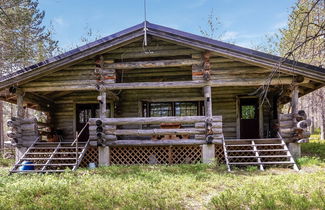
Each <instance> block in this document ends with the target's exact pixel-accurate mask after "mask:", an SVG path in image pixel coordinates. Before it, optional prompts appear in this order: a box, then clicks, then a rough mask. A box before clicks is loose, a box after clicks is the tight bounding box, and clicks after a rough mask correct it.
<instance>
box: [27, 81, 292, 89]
mask: <svg viewBox="0 0 325 210" xmlns="http://www.w3.org/2000/svg"><path fill="white" fill-rule="evenodd" d="M263 84H265V79H261V78H258V79H257V78H253V79H249V78H247V79H245V78H241V79H240V78H238V79H222V80H210V81H208V82H202V81H177V82H133V83H106V84H103V88H104V89H108V90H131V89H171V88H202V87H204V86H207V85H210V86H211V87H233V86H238V87H241V86H260V85H263ZM286 84H292V77H279V78H274V79H273V80H272V81H271V83H270V85H286ZM22 89H23V90H24V91H25V92H34V91H38V92H42V91H72V90H79V91H80V90H97V89H96V86H95V83H94V84H90V83H88V84H87V82H83V84H79V85H77V84H75V85H71V83H70V82H69V81H66V82H58V83H56V82H52V83H51V86H44V84H43V85H42V86H38V87H24V88H22Z"/></svg>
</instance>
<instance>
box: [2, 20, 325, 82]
mask: <svg viewBox="0 0 325 210" xmlns="http://www.w3.org/2000/svg"><path fill="white" fill-rule="evenodd" d="M146 26H147V28H148V30H147V33H148V34H149V35H152V36H155V37H159V38H161V39H165V40H168V41H174V42H177V43H181V44H184V45H187V46H191V47H195V48H200V49H204V50H210V51H213V52H216V53H218V54H220V55H224V56H225V57H228V58H232V59H238V60H241V61H245V62H250V63H253V64H256V65H260V66H263V67H267V68H272V67H274V66H275V65H276V64H277V63H278V62H279V61H280V60H281V59H283V58H281V57H278V56H274V55H270V54H266V53H263V52H259V51H256V50H251V49H248V48H243V47H239V46H236V45H233V44H228V43H225V42H221V41H217V40H213V39H209V38H206V37H202V36H198V35H194V34H191V33H187V32H183V31H179V30H175V29H172V28H168V27H164V26H160V25H156V24H152V23H149V22H146ZM143 27H144V23H141V24H138V25H135V26H133V27H130V28H127V29H125V30H123V31H120V32H118V33H115V34H112V35H110V36H107V37H104V38H102V39H99V40H96V41H94V42H91V43H89V44H86V45H83V46H81V47H78V48H76V49H73V50H70V51H68V52H66V53H63V54H60V55H58V56H55V57H53V58H49V59H47V60H45V61H43V62H40V63H37V64H34V65H32V66H29V67H27V68H24V69H21V70H19V71H17V72H14V73H12V74H9V75H6V76H3V77H1V79H0V82H1V83H0V88H4V87H6V86H9V85H12V84H13V83H17V82H21V81H25V80H28V79H30V78H32V77H34V76H40V75H44V74H46V73H48V72H50V71H55V70H59V69H60V68H63V67H64V66H67V65H72V64H74V63H75V62H78V61H80V60H82V59H87V58H89V57H91V56H94V55H97V54H100V53H102V52H103V51H107V50H110V49H114V48H116V47H117V46H120V45H123V44H127V43H128V42H130V41H132V40H135V39H140V38H142V36H143ZM279 69H281V70H283V71H285V72H291V73H297V74H302V75H306V76H309V77H311V78H314V79H315V80H318V81H322V82H323V81H325V69H323V68H320V67H316V66H312V65H308V64H305V63H300V62H295V61H292V60H285V61H284V62H283V64H282V65H281V66H280V67H279Z"/></svg>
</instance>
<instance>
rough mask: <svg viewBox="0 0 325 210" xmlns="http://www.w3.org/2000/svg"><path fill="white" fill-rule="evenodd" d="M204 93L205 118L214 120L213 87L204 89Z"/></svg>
mask: <svg viewBox="0 0 325 210" xmlns="http://www.w3.org/2000/svg"><path fill="white" fill-rule="evenodd" d="M203 92H204V108H205V116H206V117H207V118H212V98H211V86H209V85H207V86H205V87H204V88H203Z"/></svg>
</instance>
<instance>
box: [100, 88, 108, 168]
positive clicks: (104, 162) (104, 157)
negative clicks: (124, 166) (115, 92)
mask: <svg viewBox="0 0 325 210" xmlns="http://www.w3.org/2000/svg"><path fill="white" fill-rule="evenodd" d="M99 112H100V113H99V117H100V118H101V119H104V118H106V117H107V115H106V113H107V109H106V92H105V91H101V92H100V100H99ZM98 166H109V147H108V146H99V147H98Z"/></svg>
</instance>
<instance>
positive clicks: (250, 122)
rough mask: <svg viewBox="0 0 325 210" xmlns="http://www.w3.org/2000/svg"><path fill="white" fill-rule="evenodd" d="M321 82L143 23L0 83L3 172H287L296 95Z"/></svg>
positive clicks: (260, 57) (287, 64)
mask: <svg viewBox="0 0 325 210" xmlns="http://www.w3.org/2000/svg"><path fill="white" fill-rule="evenodd" d="M144 28H145V30H144ZM324 82H325V70H324V69H323V68H320V67H315V66H311V65H307V64H303V63H298V62H293V61H290V60H282V59H281V58H280V57H276V56H272V55H269V54H265V53H262V52H258V51H254V50H250V49H246V48H242V47H238V46H235V45H231V44H227V43H223V42H219V41H216V40H212V39H208V38H204V37H200V36H197V35H193V34H189V33H185V32H181V31H177V30H174V29H171V28H167V27H163V26H159V25H155V24H151V23H149V22H146V23H142V24H139V25H136V26H133V27H131V28H128V29H126V30H124V31H121V32H118V33H116V34H113V35H111V36H108V37H105V38H103V39H100V40H97V41H95V42H93V43H90V44H87V45H85V46H82V47H79V48H77V49H75V50H72V51H69V52H67V53H64V54H62V55H59V56H56V57H54V58H51V59H48V60H46V61H44V62H41V63H39V64H35V65H33V66H30V67H28V68H25V69H22V70H20V71H18V72H16V73H14V74H10V75H7V76H4V77H2V78H1V82H0V89H1V90H2V93H1V99H2V100H4V101H8V102H11V103H16V104H17V105H18V112H17V117H15V118H13V119H12V120H11V121H10V122H8V126H10V127H11V128H12V131H11V132H10V133H8V136H9V137H10V138H12V142H13V144H15V145H16V148H17V149H16V151H17V154H16V156H17V164H16V166H15V168H14V169H13V172H18V171H19V170H18V167H22V166H29V167H32V170H31V171H36V172H52V171H53V172H56V171H61V170H64V168H66V167H70V168H73V169H76V168H77V167H78V166H87V165H88V164H89V163H95V164H98V165H112V164H178V163H196V162H210V161H212V160H217V161H219V162H226V163H227V165H228V166H229V169H230V166H231V165H247V164H253V165H258V166H259V167H260V169H263V168H264V166H266V165H272V164H275V165H278V164H286V165H287V164H293V165H295V164H294V161H293V158H292V156H294V157H296V156H299V147H300V146H299V143H302V142H306V141H308V137H309V135H310V134H308V132H307V131H306V127H307V126H308V124H309V121H308V119H307V118H306V113H304V112H303V111H298V110H297V100H298V97H300V96H302V95H305V94H307V93H309V92H311V91H313V90H316V89H318V88H320V87H322V86H324ZM263 91H264V93H267V94H264V95H265V97H260V96H261V93H263ZM288 102H291V109H290V112H289V113H281V108H282V106H283V105H284V104H285V103H288ZM24 107H29V108H33V109H36V110H40V111H43V112H44V113H45V114H46V116H47V120H46V121H43V122H38V121H37V120H35V119H33V118H30V117H29V118H26V115H25V109H24ZM231 150H233V151H231ZM271 156H273V157H271ZM272 158H273V159H272ZM24 161H25V162H24ZM236 163H238V164H236Z"/></svg>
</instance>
